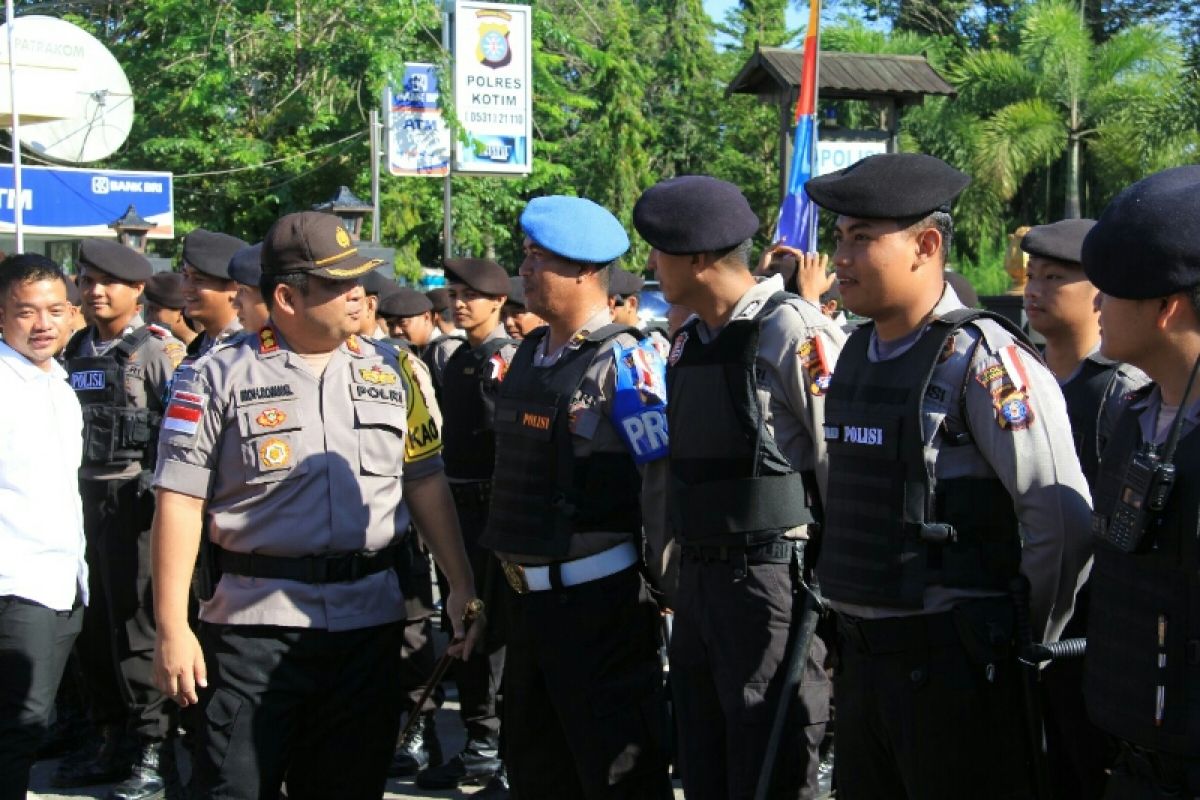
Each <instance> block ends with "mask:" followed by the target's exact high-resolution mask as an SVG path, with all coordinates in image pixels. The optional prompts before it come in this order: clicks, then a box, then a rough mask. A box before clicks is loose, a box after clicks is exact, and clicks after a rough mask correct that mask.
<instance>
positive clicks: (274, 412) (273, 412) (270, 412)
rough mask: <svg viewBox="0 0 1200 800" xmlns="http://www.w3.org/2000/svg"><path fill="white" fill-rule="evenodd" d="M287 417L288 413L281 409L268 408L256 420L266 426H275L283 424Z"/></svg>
mask: <svg viewBox="0 0 1200 800" xmlns="http://www.w3.org/2000/svg"><path fill="white" fill-rule="evenodd" d="M286 419H287V414H285V413H284V412H283V411H282V410H281V409H278V408H268V409H267V410H266V411H264V412H262V413H261V414H259V415H258V417H257V418H256V420H255V421H256V422H258V424H259V425H261V426H263V427H264V428H274V427H277V426H279V425H282V424H283V423H284V421H285V420H286Z"/></svg>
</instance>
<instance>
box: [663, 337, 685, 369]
mask: <svg viewBox="0 0 1200 800" xmlns="http://www.w3.org/2000/svg"><path fill="white" fill-rule="evenodd" d="M687 339H688V332H687V331H684V332H683V333H681V334H679V335H678V336H676V337H675V343H674V344H672V345H671V354H670V355H669V356H667V363H668V364H669V365H671V366H675V362H676V361H678V360H679V358H680V356H682V355H683V346H684V345H685V344H687Z"/></svg>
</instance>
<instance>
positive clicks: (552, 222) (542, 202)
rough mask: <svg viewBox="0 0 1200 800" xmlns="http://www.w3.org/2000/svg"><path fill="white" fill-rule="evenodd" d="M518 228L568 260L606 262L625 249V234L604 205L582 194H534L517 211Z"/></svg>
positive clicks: (626, 247)
mask: <svg viewBox="0 0 1200 800" xmlns="http://www.w3.org/2000/svg"><path fill="white" fill-rule="evenodd" d="M521 230H523V231H525V235H526V236H528V237H529V238H530V239H532V240H533V241H534V242H536V243H537V244H538V245H540V246H541V247H544V248H546V249H547V250H549V251H550V252H551V253H554V254H555V255H559V256H562V257H563V258H567V259H570V260H571V261H585V262H588V263H591V264H607V263H608V262H610V261H615V260H617V259H618V258H620V257H621V256H622V255H624V254H625V251H626V250H628V249H629V235H628V234H627V233H625V229H624V228H622V227H621V223H620V222H618V221H617V218H616V217H614V216H613V215H612V214H611V213H610V212H609V211H608V210H607V209H605V208H602V207H600V206H598V205H596V204H595V203H593V202H592V201H591V200H588V199H587V198H584V197H564V196H562V195H553V196H551V197H536V198H534V199H533V200H530V201H529V205H527V206H525V210H524V211H523V212H521Z"/></svg>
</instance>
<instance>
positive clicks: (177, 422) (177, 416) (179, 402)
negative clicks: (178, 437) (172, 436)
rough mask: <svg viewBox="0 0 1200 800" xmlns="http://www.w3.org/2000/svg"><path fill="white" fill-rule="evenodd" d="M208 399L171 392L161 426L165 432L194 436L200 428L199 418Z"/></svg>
mask: <svg viewBox="0 0 1200 800" xmlns="http://www.w3.org/2000/svg"><path fill="white" fill-rule="evenodd" d="M207 404H208V398H207V397H206V396H204V395H202V394H196V393H195V392H187V391H184V390H183V389H176V390H175V391H173V392H171V402H170V403H169V404H168V405H167V410H166V412H164V413H163V421H162V426H163V428H164V429H165V430H168V431H175V432H176V433H184V434H187V435H189V436H191V435H194V434H195V433H196V431H197V430H199V428H200V417H202V416H203V415H204V407H205V406H206V405H207Z"/></svg>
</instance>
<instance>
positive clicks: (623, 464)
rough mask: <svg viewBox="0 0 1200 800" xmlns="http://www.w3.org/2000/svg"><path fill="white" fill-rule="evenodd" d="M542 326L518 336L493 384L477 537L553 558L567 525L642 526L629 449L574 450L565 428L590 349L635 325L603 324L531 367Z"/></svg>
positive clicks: (567, 538) (572, 529)
mask: <svg viewBox="0 0 1200 800" xmlns="http://www.w3.org/2000/svg"><path fill="white" fill-rule="evenodd" d="M548 330H549V329H548V328H541V329H539V330H536V331H534V332H533V333H531V334H530V335H529V336H527V337H525V339H524V340H523V341H522V342H521V346H520V347H519V348H518V349H517V352H516V355H515V356H514V357H513V361H512V364H511V365H510V366H509V368H508V375H507V376H506V377H505V379H504V382H503V383H502V384H501V385H500V395H499V397H497V399H496V422H495V424H496V470H495V474H494V475H493V477H492V506H491V511H490V514H489V516H488V525H487V529H486V530H485V531H484V534H483V536H482V537H481V538H480V544H482V545H483V546H484V547H488V548H490V549H492V550H499V551H502V552H508V553H519V554H522V555H531V556H545V557H548V558H559V557H562V556H565V555H566V554H567V551H568V549H569V548H570V544H571V535H572V534H573V533H576V532H587V531H611V532H628V533H632V534H636V533H638V532H639V531H640V530H641V527H642V515H641V508H640V496H641V475H640V473H639V472H638V470H637V466H636V465H635V464H634V462H633V457H632V456H630V455H629V453H628V452H626V451H624V450H622V451H621V452H617V453H592V454H591V455H590V456H588V457H587V458H576V456H575V452H574V449H573V446H572V435H571V428H570V425H571V421H570V404H571V400H572V398H573V397H574V396H575V394H576V392H577V391H578V390H579V387H580V384H581V383H582V382H583V376H584V374H585V373H586V372H587V368H588V366H589V365H590V364H591V363H592V361H593V359H594V357H595V355H596V351H597V350H599V349H600V348H601V347H602V346H604V345H606V344H607V343H608V342H610V341H611V340H612V339H613V338H614V337H615V336H617V335H618V334H621V333H629V334H632V335H634V336H637V337H639V338H640V337H641V333H640V332H639V331H638V330H637V329H636V328H629V327H626V326H624V325H606V326H604V327H603V328H600V329H599V330H597V331H594V332H592V333H590V334H588V335H587V336H586V337H585V338H584V340H583V341H582V342H581V343H580V344H579V345H578V346H574V347H573V349H568V350H567V351H566V352H565V353H564V354H563V355H562V357H561V358H560V359H559V361H558V363H556V364H555V365H553V366H550V367H535V366H534V365H533V354H534V351H535V350H536V348H537V346H538V344H539V343H540V342H541V341H542V339H543V338H544V337H545V336H546V334H547V331H548Z"/></svg>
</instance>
